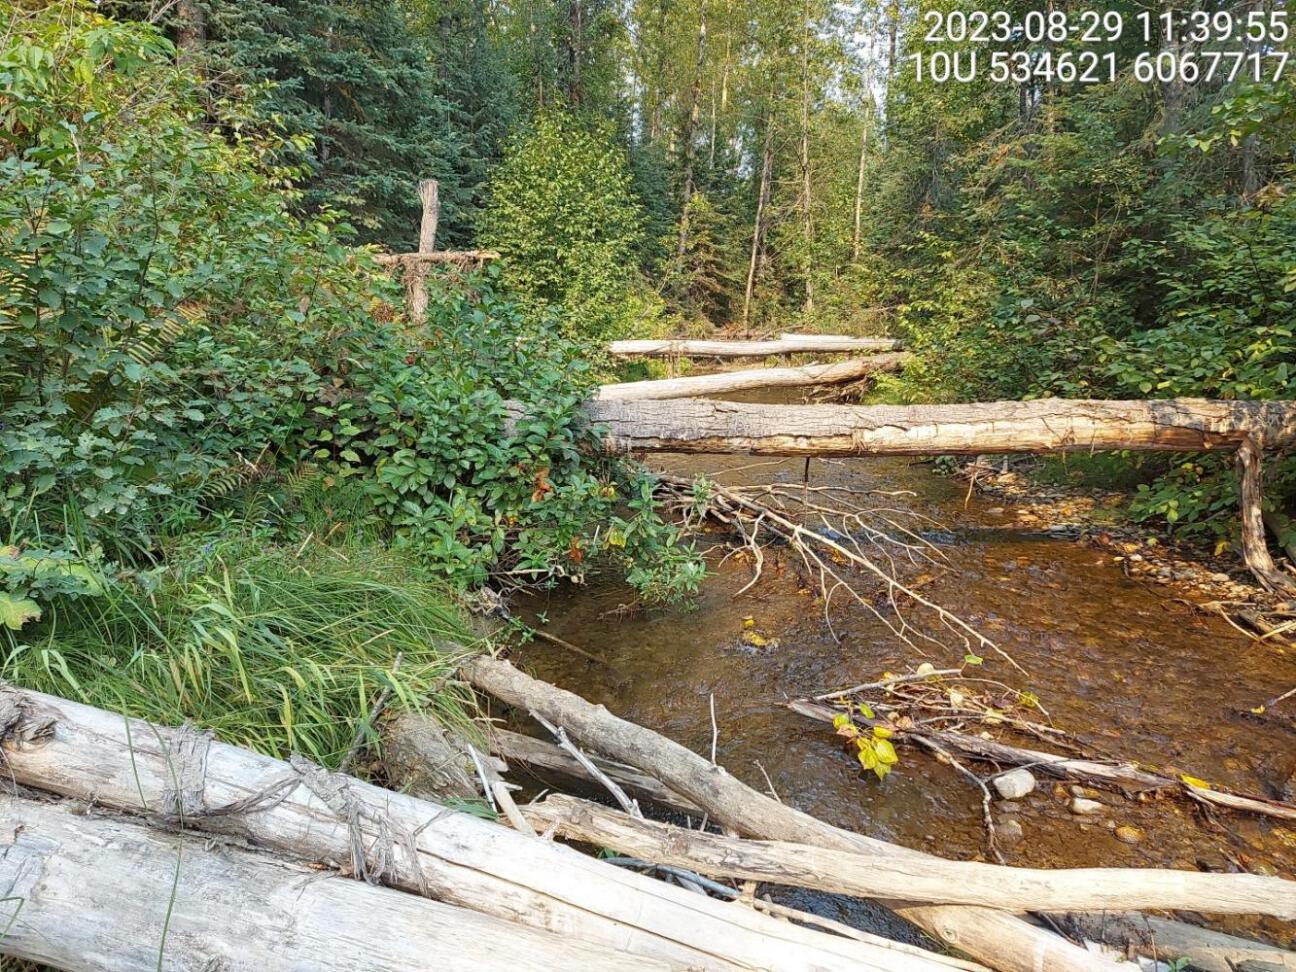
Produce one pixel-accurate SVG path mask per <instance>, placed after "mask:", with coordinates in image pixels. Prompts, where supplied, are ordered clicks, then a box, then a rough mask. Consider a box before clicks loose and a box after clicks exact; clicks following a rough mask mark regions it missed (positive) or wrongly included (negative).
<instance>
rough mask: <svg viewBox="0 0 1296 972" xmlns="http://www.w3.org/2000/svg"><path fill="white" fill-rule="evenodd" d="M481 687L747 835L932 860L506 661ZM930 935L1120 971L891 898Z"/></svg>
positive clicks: (1010, 925)
mask: <svg viewBox="0 0 1296 972" xmlns="http://www.w3.org/2000/svg"><path fill="white" fill-rule="evenodd" d="M461 673H462V674H463V676H464V678H466V679H467V680H468V681H469V682H470V683H471V684H472V685H473V686H474V687H476V688H478V689H480V690H481V691H483V692H486V693H488V694H490V695H492V696H494V697H495V698H497V699H499V700H500V701H502V702H506V703H508V704H509V705H512V706H516V707H518V708H521V709H526V710H528V711H531V712H539V713H540V714H542V715H544V716H545V718H547V719H549V720H550V721H552V722H554V723H556V724H561V725H562V726H563V727H564V728H565V729H566V730H567V732H568V733H569V734H570V735H571V736H572V737H574V738H576V739H577V740H579V741H580V742H581V743H583V744H585V745H587V746H590V747H591V748H595V749H597V750H599V751H600V752H601V753H602V754H603V755H604V756H607V757H609V758H612V759H618V760H621V761H623V762H626V763H629V764H630V765H632V766H634V767H635V768H636V769H638V770H640V771H641V772H645V773H649V774H651V775H652V776H654V777H655V778H656V779H658V780H660V781H661V783H662V784H663V785H665V786H668V787H670V788H671V789H672V790H674V791H675V792H677V793H680V794H682V795H684V796H685V797H686V798H687V799H689V800H691V801H693V802H694V803H696V804H697V805H698V806H699V807H701V808H702V809H704V810H705V811H707V812H708V813H709V814H710V815H711V816H712V818H713V819H714V820H716V821H717V822H719V823H722V824H724V825H725V826H727V827H731V828H733V829H734V830H735V831H737V832H738V833H739V834H740V835H744V836H749V837H759V838H763V839H772V840H787V841H793V842H796V843H803V844H814V845H816V846H819V847H823V848H827V849H828V850H838V849H840V850H848V851H858V852H861V853H866V854H870V855H874V856H877V857H878V858H879V859H889V860H893V861H896V862H897V863H898V862H902V861H905V860H931V859H932V858H931V855H927V854H923V853H921V852H918V851H912V850H909V849H907V848H904V847H900V846H898V845H895V844H888V843H886V842H885V841H880V840H877V839H875V838H871V837H867V836H865V835H864V834H858V833H852V832H850V831H846V830H841V829H839V828H837V827H833V826H831V825H829V824H826V823H824V822H822V821H820V820H817V819H815V818H814V817H811V816H810V815H808V814H805V813H802V812H801V811H798V810H796V809H795V808H793V807H789V806H786V805H784V804H782V803H779V802H778V801H777V800H774V799H771V798H770V797H767V796H765V795H764V794H762V793H760V792H758V791H756V790H753V789H752V788H751V787H748V786H746V785H745V784H743V783H742V782H740V781H739V780H737V779H735V778H734V777H732V776H730V775H729V774H728V773H727V772H726V771H725V770H724V768H723V767H721V766H714V765H712V764H711V763H710V762H709V761H708V760H706V759H705V758H703V757H701V756H698V755H697V754H696V753H694V752H692V751H690V750H688V749H685V748H684V747H683V746H681V745H679V744H678V743H676V742H673V741H672V740H670V739H667V738H665V737H663V736H660V735H658V734H657V733H655V732H652V731H651V730H649V729H645V728H643V727H642V726H637V725H635V724H633V723H630V722H627V721H625V720H624V719H620V718H618V717H616V716H615V715H613V714H612V713H610V712H609V711H608V710H607V709H606V708H604V707H603V706H595V705H592V704H591V703H589V702H588V701H586V700H585V699H582V698H580V697H579V696H577V695H574V694H572V693H571V692H567V691H565V690H563V689H560V688H558V687H557V686H554V685H550V684H548V683H546V682H541V681H539V680H538V679H534V678H531V677H529V676H527V675H525V674H523V673H522V672H520V671H518V670H517V669H515V668H514V667H513V666H511V665H509V664H508V663H507V662H504V661H500V660H497V659H490V658H484V657H481V658H475V659H472V660H471V661H469V662H468V663H466V664H465V665H464V666H463V667H462V668H461ZM888 906H889V907H893V908H895V909H897V911H898V913H899V914H900V915H901V916H902V917H904V918H906V919H908V920H909V921H912V922H914V923H915V924H917V925H918V926H919V927H921V928H922V929H923V930H924V931H926V932H927V933H928V934H930V935H933V936H934V937H936V938H938V939H940V940H942V941H945V942H949V943H951V944H953V945H955V946H956V947H957V948H958V949H959V950H960V951H961V952H963V953H964V954H967V955H970V956H972V957H973V958H976V959H978V960H979V961H982V962H984V963H985V964H987V965H990V966H992V967H994V968H997V969H999V970H1001V972H1039V969H1041V968H1047V969H1049V972H1117V968H1118V966H1117V965H1116V963H1115V962H1113V961H1111V960H1110V959H1107V958H1105V957H1103V956H1100V955H1094V954H1091V953H1089V952H1086V951H1085V950H1084V949H1082V948H1079V947H1078V946H1075V945H1073V944H1071V943H1070V942H1068V941H1067V940H1066V939H1064V938H1062V937H1060V936H1058V935H1055V934H1053V933H1052V932H1049V931H1046V930H1044V929H1041V928H1038V927H1036V926H1034V925H1032V924H1030V923H1028V922H1026V921H1024V920H1022V919H1021V918H1019V917H1017V916H1016V915H1012V914H1008V913H1006V912H1002V911H995V910H993V909H989V908H979V907H968V906H958V907H949V906H932V905H928V904H920V903H917V902H912V901H911V902H889V905H888Z"/></svg>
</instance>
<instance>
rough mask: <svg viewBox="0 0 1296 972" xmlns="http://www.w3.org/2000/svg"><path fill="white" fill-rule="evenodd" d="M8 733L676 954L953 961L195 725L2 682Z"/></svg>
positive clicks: (767, 963)
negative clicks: (719, 895) (243, 745)
mask: <svg viewBox="0 0 1296 972" xmlns="http://www.w3.org/2000/svg"><path fill="white" fill-rule="evenodd" d="M0 739H2V740H3V744H4V773H5V775H6V777H7V778H9V779H10V780H11V781H14V782H17V783H21V784H23V785H26V786H31V787H33V788H36V789H40V790H44V791H47V792H51V793H56V794H59V795H61V796H66V797H72V798H75V799H80V800H87V801H93V802H94V803H95V804H96V805H98V806H106V807H110V808H113V809H115V810H119V811H123V812H132V813H145V814H150V815H158V816H161V817H162V818H164V819H170V820H183V824H184V827H185V828H186V830H189V831H203V832H209V833H221V834H232V835H235V836H237V837H239V838H242V839H246V840H251V841H253V842H254V843H256V844H257V845H258V846H260V847H262V848H265V849H267V850H271V851H273V852H275V853H277V854H282V855H284V856H287V857H289V858H292V859H295V860H299V861H305V862H311V861H340V862H344V863H346V864H347V866H348V867H349V869H350V871H351V872H352V873H353V874H356V875H358V876H361V877H366V878H368V879H370V880H372V881H381V882H382V883H383V884H387V885H391V886H392V887H396V888H399V889H401V890H402V891H408V892H411V893H413V894H420V895H424V896H429V897H434V898H437V899H439V900H442V901H445V902H448V903H450V904H454V905H459V906H460V907H464V908H469V909H472V910H474V911H480V912H483V913H485V914H489V915H493V916H495V917H497V918H503V919H507V920H509V921H514V922H519V923H521V924H525V925H531V926H533V927H536V928H541V929H544V930H545V931H551V932H557V933H559V934H562V935H569V936H572V937H574V938H577V939H581V940H583V941H585V942H588V943H590V944H593V945H598V946H602V947H604V948H608V949H614V950H618V951H622V952H627V953H630V954H631V955H635V956H641V957H644V958H648V959H653V960H656V961H660V962H666V963H668V964H670V965H671V966H673V967H675V968H687V969H707V970H711V969H714V970H723V972H733V970H738V969H786V970H797V972H803V970H804V972H810V970H824V969H834V968H847V967H849V968H858V969H864V970H879V972H908V970H910V969H914V970H921V972H932V970H933V969H940V972H948V968H947V966H945V965H943V964H941V963H935V962H933V963H929V962H927V961H926V960H924V959H921V958H917V957H916V956H914V955H913V954H912V953H910V952H901V951H898V950H892V949H888V948H884V947H881V946H879V945H875V944H871V943H867V942H862V941H857V940H852V939H847V938H842V937H838V936H833V935H826V934H823V933H820V932H815V931H811V930H808V929H806V928H802V927H800V926H798V925H795V924H791V923H789V922H784V921H779V920H777V919H775V918H772V917H769V916H767V915H762V914H759V913H757V912H755V911H753V910H751V909H748V908H744V907H742V906H735V905H732V904H727V903H724V902H720V901H717V900H715V899H712V898H708V897H705V896H703V895H698V894H694V893H692V892H689V891H686V890H684V889H682V888H677V887H673V886H671V885H668V884H665V883H664V882H661V881H655V880H652V879H651V878H647V877H643V876H640V875H637V874H632V873H627V872H624V871H621V870H619V869H617V868H614V867H610V866H608V865H607V864H603V863H601V862H599V861H598V860H596V859H594V858H592V857H587V856H585V855H583V854H580V853H578V852H577V851H574V850H572V849H570V848H566V847H562V846H558V845H555V844H553V843H551V842H548V841H543V840H538V839H536V838H534V837H528V836H524V835H523V834H521V833H518V832H516V831H512V830H509V829H508V828H506V827H502V826H500V825H498V824H495V823H493V822H490V821H487V820H481V819H479V818H476V817H473V816H471V815H469V814H465V813H457V812H455V811H453V810H450V809H448V808H446V807H444V806H440V805H438V804H436V803H433V802H430V801H425V800H419V799H416V798H414V797H411V796H407V795H405V794H402V793H395V792H392V791H390V790H384V789H382V788H380V787H376V786H372V785H370V784H367V783H364V782H361V781H359V780H355V779H352V778H350V777H344V776H341V775H340V774H331V773H327V772H325V771H324V770H322V769H320V768H319V767H317V766H315V765H314V764H311V763H308V762H305V761H301V760H294V761H293V762H292V763H291V764H289V763H285V762H282V761H280V760H275V759H271V758H269V757H266V756H261V755H258V754H256V753H252V752H249V751H247V750H244V749H240V748H238V747H236V746H230V745H227V744H224V743H220V742H216V741H214V740H213V739H212V738H211V737H210V736H209V735H206V734H202V733H198V732H196V731H195V730H193V729H191V728H187V727H181V728H178V729H172V728H165V727H158V726H153V725H151V724H149V723H147V722H143V721H141V720H138V719H128V718H124V717H123V716H121V715H117V714H114V713H111V712H105V711H103V710H102V709H96V708H93V707H90V706H86V705H81V704H79V703H76V702H71V701H68V700H65V699H57V698H53V697H51V696H46V695H41V694H39V693H35V692H28V691H24V690H22V689H18V688H14V687H11V686H3V687H0ZM6 812H7V810H4V811H0V820H6V821H7V820H8V819H9V818H8V817H6V816H5V813H6ZM170 873H171V874H174V873H175V870H174V867H172V869H171V871H170ZM182 877H183V872H182ZM164 905H165V902H161V903H160V907H164ZM374 930H375V932H379V931H380V928H379V926H377V925H375V926H374ZM0 947H2V946H0ZM357 964H360V965H363V964H364V963H363V962H359V963H357ZM419 964H420V966H421V965H423V964H424V963H419ZM490 964H491V965H493V964H494V963H493V962H492V963H490ZM104 968H106V969H111V968H112V967H111V966H104Z"/></svg>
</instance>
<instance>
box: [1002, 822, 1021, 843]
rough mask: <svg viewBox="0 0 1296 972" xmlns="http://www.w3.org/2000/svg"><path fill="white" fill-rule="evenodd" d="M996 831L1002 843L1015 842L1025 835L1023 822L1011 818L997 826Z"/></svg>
mask: <svg viewBox="0 0 1296 972" xmlns="http://www.w3.org/2000/svg"><path fill="white" fill-rule="evenodd" d="M995 831H996V836H997V837H998V838H999V842H1000V843H1001V844H1015V843H1017V841H1019V840H1021V839H1022V837H1024V836H1025V834H1023V833H1022V825H1021V823H1020V822H1018V821H1017V820H1014V819H1011V818H1010V819H1008V820H1005V821H1004V822H1003V823H1001V824H1000V825H999V826H998V827H996V828H995Z"/></svg>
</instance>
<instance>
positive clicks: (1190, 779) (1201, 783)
mask: <svg viewBox="0 0 1296 972" xmlns="http://www.w3.org/2000/svg"><path fill="white" fill-rule="evenodd" d="M1179 779H1181V780H1183V781H1184V782H1185V783H1187V784H1188V785H1189V786H1195V787H1197V788H1198V789H1199V790H1209V789H1210V788H1211V785H1210V784H1209V783H1207V782H1206V781H1205V780H1199V779H1197V777H1195V776H1189V775H1188V774H1187V773H1180V774H1179Z"/></svg>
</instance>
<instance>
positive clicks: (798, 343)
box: [608, 334, 900, 358]
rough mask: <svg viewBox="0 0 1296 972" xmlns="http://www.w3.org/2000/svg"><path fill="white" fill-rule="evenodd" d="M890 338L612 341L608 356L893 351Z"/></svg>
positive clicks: (822, 336)
mask: <svg viewBox="0 0 1296 972" xmlns="http://www.w3.org/2000/svg"><path fill="white" fill-rule="evenodd" d="M899 347H900V342H899V341H893V340H891V339H890V338H859V337H846V336H843V335H839V334H781V335H779V337H778V339H777V340H770V341H690V340H665V341H613V342H612V343H611V344H609V345H608V352H609V353H610V354H612V355H614V356H616V357H619V358H634V357H658V358H682V357H694V358H767V357H771V356H773V355H783V354H802V353H810V352H823V353H831V352H835V351H842V352H851V351H895V350H898V349H899Z"/></svg>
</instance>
